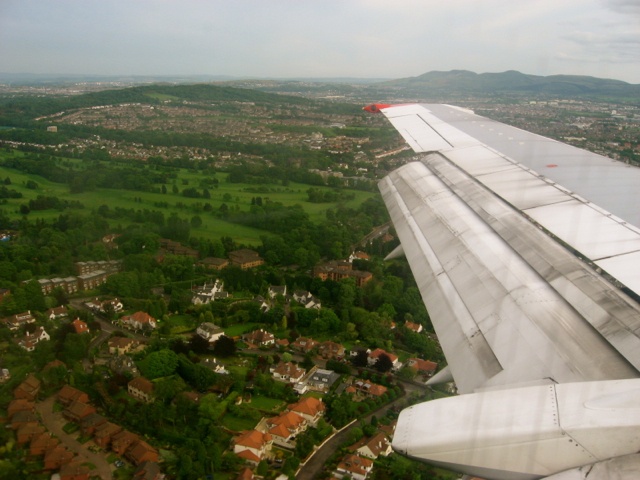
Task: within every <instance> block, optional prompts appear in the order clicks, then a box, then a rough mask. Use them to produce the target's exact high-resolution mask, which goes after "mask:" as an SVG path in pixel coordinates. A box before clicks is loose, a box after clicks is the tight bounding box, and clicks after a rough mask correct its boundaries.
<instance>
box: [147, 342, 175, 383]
mask: <svg viewBox="0 0 640 480" xmlns="http://www.w3.org/2000/svg"><path fill="white" fill-rule="evenodd" d="M177 367H178V356H177V355H176V354H175V352H173V351H172V350H169V349H167V348H164V349H162V350H158V351H157V352H153V353H150V354H149V355H147V358H145V359H144V360H143V361H142V362H140V370H141V371H142V373H143V374H144V376H145V377H147V378H148V379H154V378H158V377H166V376H167V375H171V374H173V373H174V372H175V371H176V368H177Z"/></svg>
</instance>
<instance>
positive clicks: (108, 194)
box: [0, 150, 376, 245]
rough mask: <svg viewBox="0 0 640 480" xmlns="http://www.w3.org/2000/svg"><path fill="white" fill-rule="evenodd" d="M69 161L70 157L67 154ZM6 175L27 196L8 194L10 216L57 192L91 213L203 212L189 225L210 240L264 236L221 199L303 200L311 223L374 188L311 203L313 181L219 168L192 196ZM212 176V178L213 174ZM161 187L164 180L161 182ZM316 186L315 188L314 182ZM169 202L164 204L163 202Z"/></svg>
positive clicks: (46, 215) (181, 181)
mask: <svg viewBox="0 0 640 480" xmlns="http://www.w3.org/2000/svg"><path fill="white" fill-rule="evenodd" d="M8 156H17V157H20V156H22V153H21V152H17V151H14V152H11V153H8V152H7V151H5V150H2V151H0V162H1V161H2V159H4V158H6V157H8ZM65 160H66V159H65ZM69 161H70V162H74V163H75V162H81V161H80V160H73V159H69ZM5 178H9V179H10V180H11V185H7V188H9V189H13V190H16V191H17V192H20V193H21V194H22V195H23V198H18V199H14V198H10V199H4V200H3V204H1V205H0V210H2V211H4V212H5V214H6V215H8V216H9V217H10V218H21V217H22V214H21V213H20V206H21V205H22V204H28V202H29V200H32V199H35V198H36V197H37V196H38V195H44V196H53V197H58V198H59V199H61V200H68V201H78V202H80V203H82V204H83V205H84V208H83V209H80V210H72V211H75V212H79V213H81V214H84V215H90V214H91V213H92V212H94V211H96V210H97V209H98V207H100V206H101V205H107V206H108V207H109V208H110V209H112V210H113V209H115V208H117V207H120V208H124V209H133V210H144V209H147V210H151V211H152V210H156V211H161V212H163V213H164V215H165V218H168V217H169V216H170V215H171V214H177V215H178V216H179V217H181V218H186V219H190V218H191V217H193V216H194V215H199V216H200V218H201V219H202V225H201V226H199V227H197V228H192V229H191V235H192V236H195V237H201V238H206V239H211V240H217V239H219V238H220V237H222V236H230V237H232V238H233V239H234V240H236V241H237V242H239V243H245V244H249V245H251V244H253V245H257V244H259V243H260V236H261V235H264V234H265V231H263V230H259V229H256V228H251V227H246V226H243V225H238V224H235V223H232V222H228V221H226V220H224V219H221V218H218V217H217V216H216V215H215V213H213V212H217V211H218V209H219V208H220V206H221V205H222V204H223V203H226V204H227V206H228V207H229V208H230V209H231V210H232V211H236V210H237V211H245V212H246V211H248V210H249V209H250V207H251V200H252V198H254V197H258V196H259V197H262V199H263V201H266V200H271V201H274V202H280V203H282V204H283V205H285V206H291V205H296V204H298V205H300V206H302V208H303V209H304V210H305V212H306V213H307V214H308V215H309V218H310V219H311V220H312V221H313V222H320V221H322V220H324V218H325V215H326V211H327V210H328V209H329V208H335V207H336V206H337V205H338V204H344V205H345V206H348V207H353V208H355V207H357V206H358V205H360V204H361V203H362V202H364V201H365V200H367V199H368V198H371V197H373V196H374V195H376V194H374V193H371V192H363V191H358V190H350V191H349V192H350V193H353V195H354V199H353V200H349V201H346V202H335V203H311V202H309V201H308V196H307V193H306V192H307V190H308V189H309V188H310V186H309V185H304V184H299V183H291V184H290V185H289V186H287V187H283V186H279V185H275V184H271V185H253V184H244V183H228V182H227V181H226V178H227V174H225V173H217V174H215V178H216V179H217V180H218V182H219V183H218V187H217V188H209V189H208V190H209V192H210V194H211V198H209V199H205V198H188V197H184V196H182V195H181V194H179V193H178V194H174V193H171V192H172V190H173V188H172V187H173V186H172V185H167V190H168V192H167V193H166V194H162V193H152V192H138V191H132V190H120V189H108V188H98V189H96V190H94V191H89V192H83V193H77V194H71V193H70V192H69V187H68V185H66V184H61V183H54V182H50V181H48V180H46V179H44V178H42V177H40V176H38V175H30V174H25V173H21V172H18V171H17V170H14V169H9V168H6V167H3V166H0V181H2V180H4V179H5ZM210 178H213V177H210ZM202 179H203V176H202V175H201V174H199V173H197V172H194V171H188V170H185V169H182V170H180V172H179V174H178V178H177V179H176V180H175V184H176V185H177V187H178V188H179V189H180V191H182V190H183V189H184V188H188V187H194V188H196V189H198V190H199V191H201V190H202V187H201V186H200V182H201V180H202ZM29 180H32V181H34V182H36V183H37V184H38V187H37V188H36V189H30V188H27V186H26V184H27V181H29ZM158 187H160V185H158ZM314 188H315V187H314ZM317 188H320V189H321V190H331V188H329V187H317ZM205 203H209V204H211V207H212V212H205V211H203V209H202V207H203V205H204V204H205ZM160 204H166V206H160ZM60 213H61V212H60V211H58V210H38V211H32V212H31V213H29V214H28V218H29V219H30V220H36V219H44V220H52V219H55V218H57V217H58V216H59V215H60ZM109 221H110V223H111V226H112V227H116V226H121V227H126V226H127V225H128V224H129V223H130V222H129V221H128V220H126V219H116V220H109Z"/></svg>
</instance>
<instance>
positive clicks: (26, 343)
mask: <svg viewBox="0 0 640 480" xmlns="http://www.w3.org/2000/svg"><path fill="white" fill-rule="evenodd" d="M50 338H51V337H50V336H49V334H48V333H47V332H46V331H45V329H44V327H38V328H36V330H35V332H33V333H26V334H25V336H24V337H23V338H21V339H20V340H18V345H19V346H21V347H22V348H24V349H25V350H26V351H27V352H33V351H34V350H35V349H36V345H37V344H38V343H39V342H41V341H43V340H49V339H50Z"/></svg>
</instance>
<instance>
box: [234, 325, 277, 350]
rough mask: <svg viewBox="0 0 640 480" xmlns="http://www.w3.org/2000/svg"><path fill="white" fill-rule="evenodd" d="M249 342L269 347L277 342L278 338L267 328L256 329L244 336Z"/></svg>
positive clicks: (257, 345)
mask: <svg viewBox="0 0 640 480" xmlns="http://www.w3.org/2000/svg"><path fill="white" fill-rule="evenodd" d="M242 338H243V339H244V340H245V341H246V342H247V343H249V344H251V345H255V346H256V347H268V346H269V345H273V344H275V343H276V339H275V337H274V336H273V333H271V332H267V331H266V330H262V329H260V330H254V331H253V332H251V333H247V334H245V335H244V336H243V337H242Z"/></svg>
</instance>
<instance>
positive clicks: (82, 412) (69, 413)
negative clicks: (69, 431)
mask: <svg viewBox="0 0 640 480" xmlns="http://www.w3.org/2000/svg"><path fill="white" fill-rule="evenodd" d="M92 413H96V409H95V407H94V406H93V405H91V404H89V403H83V402H79V401H75V402H72V403H71V404H70V405H68V406H67V408H65V409H64V410H63V411H62V416H63V417H64V418H66V419H67V420H69V421H70V422H75V423H78V424H79V423H80V422H81V421H82V419H83V418H85V417H87V416H89V415H91V414H92Z"/></svg>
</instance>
